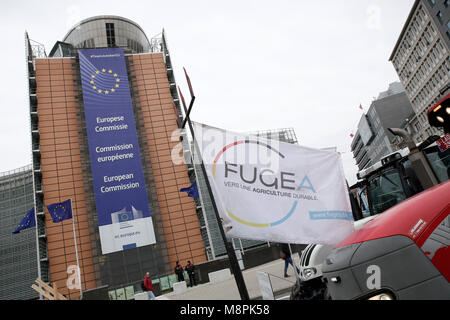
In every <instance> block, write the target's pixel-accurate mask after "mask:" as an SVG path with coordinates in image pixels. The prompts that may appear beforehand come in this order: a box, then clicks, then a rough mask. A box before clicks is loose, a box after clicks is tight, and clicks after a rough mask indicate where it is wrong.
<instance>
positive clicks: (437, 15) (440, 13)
mask: <svg viewBox="0 0 450 320" xmlns="http://www.w3.org/2000/svg"><path fill="white" fill-rule="evenodd" d="M436 17H437V18H438V20H439V22H440V24H443V23H444V20H443V19H442V18H443V17H442V12H440V11H439V12H438V13H437V14H436Z"/></svg>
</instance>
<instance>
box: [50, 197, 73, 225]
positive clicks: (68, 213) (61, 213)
mask: <svg viewBox="0 0 450 320" xmlns="http://www.w3.org/2000/svg"><path fill="white" fill-rule="evenodd" d="M71 202H72V201H71V199H69V200H66V201H63V202H58V203H54V204H51V205H48V206H47V209H48V212H49V213H50V215H51V216H52V219H53V222H61V221H63V220H67V219H72V203H71Z"/></svg>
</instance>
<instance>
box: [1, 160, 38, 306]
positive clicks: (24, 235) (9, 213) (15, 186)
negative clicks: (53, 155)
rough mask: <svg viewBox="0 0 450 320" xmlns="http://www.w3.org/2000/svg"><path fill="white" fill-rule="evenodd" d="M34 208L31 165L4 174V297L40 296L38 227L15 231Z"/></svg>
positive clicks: (15, 298) (2, 280) (2, 292)
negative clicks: (37, 284)
mask: <svg viewBox="0 0 450 320" xmlns="http://www.w3.org/2000/svg"><path fill="white" fill-rule="evenodd" d="M33 207H34V192H33V174H32V170H31V166H26V167H23V168H18V169H15V170H12V171H7V172H3V173H0V300H29V299H36V298H38V294H37V293H36V292H35V291H34V290H33V289H31V284H32V283H33V282H34V280H35V279H36V278H37V276H38V274H37V264H38V263H37V254H36V228H29V229H25V230H22V231H20V232H19V233H17V234H13V233H12V232H13V231H14V230H16V228H17V227H18V225H19V223H20V221H21V220H22V218H23V217H25V215H26V214H27V212H28V211H29V210H30V209H32V208H33Z"/></svg>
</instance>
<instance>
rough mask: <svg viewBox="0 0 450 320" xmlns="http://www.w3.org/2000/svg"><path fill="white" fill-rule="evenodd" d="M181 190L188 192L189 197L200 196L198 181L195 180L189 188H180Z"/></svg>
mask: <svg viewBox="0 0 450 320" xmlns="http://www.w3.org/2000/svg"><path fill="white" fill-rule="evenodd" d="M180 192H187V195H188V197H191V198H198V189H197V181H194V183H193V184H192V185H191V186H190V187H188V188H182V189H180Z"/></svg>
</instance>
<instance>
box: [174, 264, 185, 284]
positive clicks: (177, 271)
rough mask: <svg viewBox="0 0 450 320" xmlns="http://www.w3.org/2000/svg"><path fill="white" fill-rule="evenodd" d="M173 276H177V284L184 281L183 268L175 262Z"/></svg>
mask: <svg viewBox="0 0 450 320" xmlns="http://www.w3.org/2000/svg"><path fill="white" fill-rule="evenodd" d="M175 274H176V275H177V278H178V282H180V281H184V274H183V267H182V266H181V264H180V263H179V261H177V264H176V265H175Z"/></svg>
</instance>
